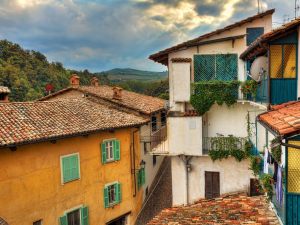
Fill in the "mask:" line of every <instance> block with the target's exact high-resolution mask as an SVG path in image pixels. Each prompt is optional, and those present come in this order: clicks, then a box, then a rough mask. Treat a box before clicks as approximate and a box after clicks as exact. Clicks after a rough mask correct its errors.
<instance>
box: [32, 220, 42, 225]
mask: <svg viewBox="0 0 300 225" xmlns="http://www.w3.org/2000/svg"><path fill="white" fill-rule="evenodd" d="M32 225H42V220H37V221H35V222H33V223H32Z"/></svg>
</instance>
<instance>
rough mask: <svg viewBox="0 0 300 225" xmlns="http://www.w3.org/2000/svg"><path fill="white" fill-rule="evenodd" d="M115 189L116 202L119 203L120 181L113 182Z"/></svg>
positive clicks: (120, 197)
mask: <svg viewBox="0 0 300 225" xmlns="http://www.w3.org/2000/svg"><path fill="white" fill-rule="evenodd" d="M115 190H116V202H117V203H120V202H121V199H122V196H121V184H120V183H116V184H115Z"/></svg>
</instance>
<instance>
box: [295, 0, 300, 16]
mask: <svg viewBox="0 0 300 225" xmlns="http://www.w3.org/2000/svg"><path fill="white" fill-rule="evenodd" d="M299 9H300V6H299V0H295V19H296V18H297V12H298V11H299Z"/></svg>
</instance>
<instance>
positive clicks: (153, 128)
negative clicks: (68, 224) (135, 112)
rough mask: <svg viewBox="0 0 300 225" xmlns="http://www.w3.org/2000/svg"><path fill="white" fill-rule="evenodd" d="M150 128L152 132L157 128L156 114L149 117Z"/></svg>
mask: <svg viewBox="0 0 300 225" xmlns="http://www.w3.org/2000/svg"><path fill="white" fill-rule="evenodd" d="M151 129H152V131H153V132H154V131H156V130H157V121H156V116H152V117H151Z"/></svg>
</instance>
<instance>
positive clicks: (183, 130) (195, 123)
mask: <svg viewBox="0 0 300 225" xmlns="http://www.w3.org/2000/svg"><path fill="white" fill-rule="evenodd" d="M167 124H168V147H169V154H170V155H181V154H185V155H202V117H200V116H197V117H196V116H193V117H168V122H167Z"/></svg>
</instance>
